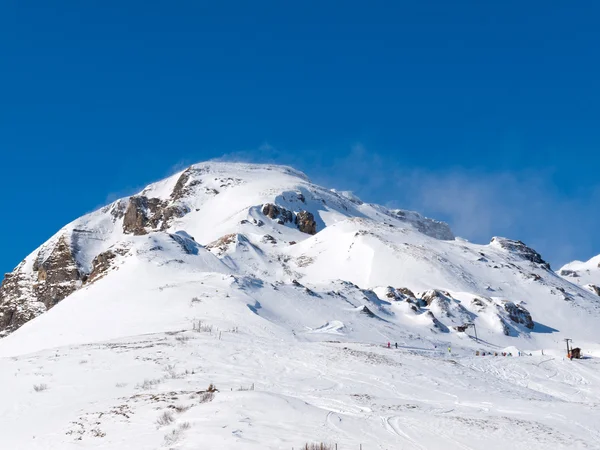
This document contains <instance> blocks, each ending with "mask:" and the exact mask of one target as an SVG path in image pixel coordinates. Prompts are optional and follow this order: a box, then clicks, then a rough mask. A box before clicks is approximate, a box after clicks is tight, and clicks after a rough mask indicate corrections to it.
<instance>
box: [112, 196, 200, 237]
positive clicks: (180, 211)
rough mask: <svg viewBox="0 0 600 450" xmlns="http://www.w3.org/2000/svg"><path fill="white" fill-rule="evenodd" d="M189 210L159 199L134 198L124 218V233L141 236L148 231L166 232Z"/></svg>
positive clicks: (130, 201) (131, 198)
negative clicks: (175, 220) (173, 222)
mask: <svg viewBox="0 0 600 450" xmlns="http://www.w3.org/2000/svg"><path fill="white" fill-rule="evenodd" d="M189 212H190V211H189V209H188V208H187V207H185V206H183V205H180V204H172V205H169V204H168V203H167V202H166V201H162V200H160V199H158V198H147V197H144V196H133V197H130V198H129V205H128V206H127V210H126V211H125V215H124V217H123V232H124V233H126V234H133V235H136V236H141V235H144V234H148V231H149V230H150V231H152V230H154V231H158V230H160V231H165V230H166V229H167V228H168V227H169V226H170V225H171V223H172V221H173V220H174V219H177V218H180V217H183V216H185V215H186V214H187V213H189Z"/></svg>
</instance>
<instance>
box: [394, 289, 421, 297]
mask: <svg viewBox="0 0 600 450" xmlns="http://www.w3.org/2000/svg"><path fill="white" fill-rule="evenodd" d="M396 290H397V291H398V292H400V293H401V294H404V295H405V296H407V297H409V298H417V296H416V295H415V293H414V292H413V291H411V290H410V289H408V288H405V287H400V288H396Z"/></svg>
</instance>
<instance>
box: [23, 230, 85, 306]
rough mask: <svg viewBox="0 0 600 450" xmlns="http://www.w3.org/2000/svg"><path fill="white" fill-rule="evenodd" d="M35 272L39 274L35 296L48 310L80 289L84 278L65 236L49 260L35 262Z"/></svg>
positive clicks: (60, 239) (35, 286)
mask: <svg viewBox="0 0 600 450" xmlns="http://www.w3.org/2000/svg"><path fill="white" fill-rule="evenodd" d="M38 258H39V257H38ZM33 270H34V271H36V272H37V283H35V285H34V287H33V288H34V293H35V296H36V297H37V299H38V301H41V302H42V303H43V304H44V305H46V308H51V307H52V306H54V305H56V304H57V303H58V302H59V301H61V300H62V299H64V298H65V297H67V296H68V295H70V294H72V293H73V292H75V291H76V290H77V289H79V287H80V286H81V282H82V280H83V278H84V274H83V273H82V272H81V271H80V270H79V267H78V266H77V262H76V261H75V257H74V255H73V251H72V249H71V246H70V245H69V244H68V243H67V240H66V238H65V237H64V236H61V237H60V238H59V239H58V242H57V244H56V246H55V247H54V249H53V250H52V252H51V253H50V256H48V258H46V259H45V260H43V261H41V260H40V259H37V260H36V261H35V263H34V265H33Z"/></svg>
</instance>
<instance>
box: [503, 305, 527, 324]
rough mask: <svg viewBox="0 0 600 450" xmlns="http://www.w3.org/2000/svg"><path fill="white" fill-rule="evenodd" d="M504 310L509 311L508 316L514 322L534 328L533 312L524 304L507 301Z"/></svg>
mask: <svg viewBox="0 0 600 450" xmlns="http://www.w3.org/2000/svg"><path fill="white" fill-rule="evenodd" d="M503 303H504V310H505V311H506V312H507V313H508V317H509V319H510V320H512V321H513V322H514V323H520V324H522V325H525V327H527V328H529V329H530V330H533V327H534V323H533V319H532V318H531V314H530V313H529V311H527V310H526V309H525V308H524V307H523V306H521V305H516V304H514V303H513V302H510V301H505V302H503Z"/></svg>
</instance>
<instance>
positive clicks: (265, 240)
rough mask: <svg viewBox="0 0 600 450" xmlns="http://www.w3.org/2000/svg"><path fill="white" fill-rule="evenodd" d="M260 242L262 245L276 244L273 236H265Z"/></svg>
mask: <svg viewBox="0 0 600 450" xmlns="http://www.w3.org/2000/svg"><path fill="white" fill-rule="evenodd" d="M261 241H262V242H263V243H264V244H277V239H275V238H274V237H273V236H271V235H270V234H265V235H264V236H263V237H262V239H261Z"/></svg>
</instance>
